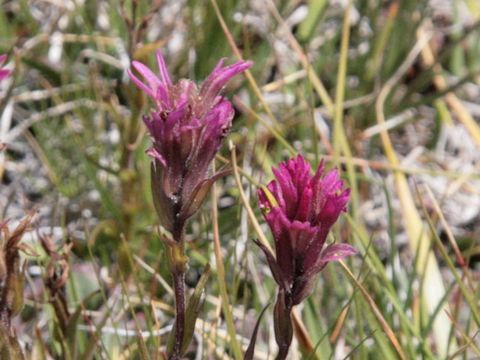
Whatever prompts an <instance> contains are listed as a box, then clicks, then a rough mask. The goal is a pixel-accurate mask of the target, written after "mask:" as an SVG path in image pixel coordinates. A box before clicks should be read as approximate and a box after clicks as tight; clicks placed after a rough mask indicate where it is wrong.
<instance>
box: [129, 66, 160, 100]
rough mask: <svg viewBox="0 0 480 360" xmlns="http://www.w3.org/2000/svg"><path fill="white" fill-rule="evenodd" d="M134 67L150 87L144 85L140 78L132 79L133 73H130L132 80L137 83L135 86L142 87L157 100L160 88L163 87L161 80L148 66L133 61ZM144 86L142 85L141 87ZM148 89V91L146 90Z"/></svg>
mask: <svg viewBox="0 0 480 360" xmlns="http://www.w3.org/2000/svg"><path fill="white" fill-rule="evenodd" d="M132 66H133V67H134V68H135V69H136V70H137V71H138V72H139V73H140V75H142V77H143V78H144V79H145V81H146V82H147V84H148V86H146V85H145V84H143V83H142V82H141V81H140V80H139V79H138V78H136V77H135V76H133V77H132V75H133V74H132V72H131V71H130V72H129V75H130V78H131V79H132V80H133V81H134V82H135V84H136V85H137V86H138V87H140V88H141V89H142V90H144V91H146V92H147V93H148V94H149V95H150V96H151V97H152V98H154V99H155V96H156V95H157V90H158V88H159V87H160V86H161V85H162V82H161V80H160V79H159V78H158V76H157V75H155V74H154V73H153V72H152V70H150V69H149V68H148V67H147V66H145V65H144V64H142V63H141V62H139V61H132ZM140 84H142V85H143V86H142V85H140ZM146 89H147V90H146Z"/></svg>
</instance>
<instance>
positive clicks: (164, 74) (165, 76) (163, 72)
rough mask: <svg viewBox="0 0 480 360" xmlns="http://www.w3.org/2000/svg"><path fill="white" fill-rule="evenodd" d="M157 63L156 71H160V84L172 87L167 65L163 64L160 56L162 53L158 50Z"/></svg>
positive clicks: (163, 61)
mask: <svg viewBox="0 0 480 360" xmlns="http://www.w3.org/2000/svg"><path fill="white" fill-rule="evenodd" d="M157 62H158V69H159V70H160V79H161V80H162V82H163V83H164V84H165V85H167V86H171V85H172V80H171V79H170V73H169V72H168V69H167V65H166V64H165V59H164V58H163V56H162V52H161V51H160V50H158V51H157Z"/></svg>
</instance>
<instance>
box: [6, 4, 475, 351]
mask: <svg viewBox="0 0 480 360" xmlns="http://www.w3.org/2000/svg"><path fill="white" fill-rule="evenodd" d="M0 24H1V26H0V53H6V54H8V59H9V60H8V64H7V68H11V69H14V72H13V75H12V76H11V77H10V78H9V79H8V80H5V81H3V82H2V83H1V84H0V111H1V118H0V141H1V142H3V143H5V144H6V146H7V147H6V150H4V151H3V152H1V153H0V176H1V180H2V186H1V188H0V211H1V212H2V219H10V221H11V223H12V224H13V223H16V222H17V221H19V220H20V219H22V218H23V217H24V216H25V214H26V213H27V212H28V210H31V209H33V210H35V211H36V212H37V216H36V221H35V222H34V224H33V226H32V229H31V231H27V232H26V233H25V234H24V236H23V241H24V243H26V244H28V246H29V247H31V249H32V251H33V253H31V252H29V255H23V261H24V262H25V264H26V265H25V276H26V281H25V290H24V307H23V310H22V312H21V313H20V314H19V315H18V316H17V317H16V318H15V319H14V323H13V327H14V329H15V332H16V334H17V337H18V339H19V342H20V344H21V346H22V348H23V349H24V352H25V355H26V357H27V358H28V359H72V360H73V359H137V358H138V359H146V358H147V359H160V358H161V352H162V346H164V345H165V342H166V337H167V335H168V333H169V332H170V330H171V324H172V315H173V297H172V294H171V288H170V286H169V284H170V282H171V279H170V278H169V275H168V269H167V266H166V263H165V257H164V256H163V252H164V247H163V245H162V243H161V241H160V240H159V235H158V229H159V225H161V224H158V223H157V219H156V216H155V212H154V210H153V205H152V200H151V195H150V175H149V170H150V159H149V158H148V157H147V156H146V154H145V150H146V148H147V147H148V146H149V143H150V140H149V139H148V136H147V135H146V130H145V127H144V125H143V123H142V121H141V116H142V114H144V113H147V112H148V111H149V109H150V108H151V107H152V104H151V103H150V101H149V100H148V99H147V98H146V97H145V96H144V94H142V93H140V92H139V91H138V90H137V89H136V88H135V87H134V86H133V85H132V83H131V82H130V81H129V80H128V77H127V76H126V69H127V68H128V67H129V65H130V62H131V60H132V59H136V60H139V61H142V62H144V63H146V64H150V65H151V67H152V68H155V62H154V59H155V57H154V54H155V51H156V50H157V49H158V48H161V49H162V52H163V54H164V55H165V57H166V59H167V64H168V67H169V69H170V71H171V73H172V74H173V77H174V78H175V79H180V78H182V77H183V78H185V77H188V78H191V79H194V80H196V81H201V80H202V79H203V78H205V76H206V75H208V73H209V72H210V71H211V69H212V68H213V67H214V65H215V64H216V62H217V61H218V59H219V58H221V57H227V58H228V59H229V60H228V61H230V62H233V61H235V60H236V59H237V58H238V57H240V56H241V57H243V58H245V59H251V60H253V61H254V66H253V67H252V69H251V72H250V74H249V75H248V76H247V77H246V78H245V77H238V78H237V79H235V80H234V81H232V82H231V83H230V84H229V86H228V88H227V89H225V94H226V96H227V97H228V98H231V99H232V102H233V103H234V105H235V108H236V117H235V119H234V126H233V129H232V133H231V135H230V137H229V140H230V141H231V142H232V143H233V144H234V145H235V152H236V156H237V165H238V172H239V175H240V177H241V184H239V183H238V181H236V180H235V177H234V176H228V177H226V178H224V179H222V180H221V181H219V182H218V183H217V185H216V191H215V192H214V194H215V196H214V199H213V200H212V201H210V202H209V203H208V204H207V205H206V206H204V207H203V209H202V211H200V212H199V213H198V215H196V217H195V219H194V221H192V222H191V223H190V227H189V229H188V239H189V240H191V241H190V242H189V245H188V249H187V252H188V253H189V255H190V263H189V267H190V268H189V271H188V274H187V280H188V285H189V286H191V288H192V289H193V287H194V286H195V284H196V283H197V281H198V280H199V278H200V275H201V274H202V273H203V271H204V269H205V267H206V266H207V264H210V265H211V266H212V274H211V276H210V279H209V281H208V283H207V286H206V290H205V297H204V301H203V303H202V306H201V310H200V319H199V321H198V322H197V328H196V335H195V337H194V341H193V343H192V345H191V351H190V353H189V356H190V357H191V358H192V359H207V358H212V359H217V358H218V359H229V358H235V359H236V360H238V355H235V354H234V352H232V347H231V341H230V338H231V337H232V336H236V338H237V339H238V341H239V342H240V344H241V345H242V346H243V347H244V349H245V347H246V346H247V344H248V342H249V339H250V336H251V334H252V331H253V327H254V325H255V322H256V319H257V317H258V315H259V313H260V311H261V309H262V308H263V307H264V306H265V305H266V304H268V303H269V302H272V301H273V297H274V295H275V284H274V282H273V280H272V279H271V275H270V272H269V269H268V267H267V266H266V263H265V261H264V257H263V255H261V254H260V252H259V251H258V249H257V248H256V246H255V245H254V244H253V242H252V241H251V240H252V239H253V238H257V237H259V236H262V234H263V231H265V235H266V236H267V237H269V236H270V234H269V232H268V231H267V228H266V227H265V225H264V223H263V220H262V219H261V215H260V212H259V210H258V207H257V199H256V189H257V186H258V185H259V184H261V183H266V182H267V181H269V180H270V179H271V177H272V174H271V167H272V166H273V165H276V164H277V163H278V162H279V161H282V160H285V159H286V158H287V157H289V156H291V155H292V154H294V153H296V152H301V153H302V154H304V155H305V156H306V157H307V158H308V159H309V160H310V162H311V163H312V165H313V166H317V165H318V163H319V162H320V160H321V159H325V161H326V164H327V166H328V167H334V166H337V167H340V168H342V170H343V172H342V173H343V176H344V178H345V180H346V182H347V183H348V184H349V186H350V187H351V188H352V201H351V206H350V208H349V212H348V214H346V215H344V216H343V217H342V219H341V221H340V223H339V224H337V225H336V227H335V230H334V232H333V236H332V238H331V239H330V240H332V241H333V239H335V241H339V242H340V241H347V242H349V243H350V244H353V245H354V246H356V247H357V248H358V249H359V250H360V254H359V255H358V256H357V257H355V258H354V259H350V260H348V262H347V263H343V264H331V265H329V266H328V267H327V268H326V270H325V271H324V272H323V273H322V276H321V277H320V279H319V283H318V286H317V288H316V291H315V292H314V294H313V295H312V296H310V297H309V299H308V301H306V302H305V304H304V306H302V307H299V308H298V309H297V310H298V311H297V313H298V319H299V321H298V324H297V325H298V328H301V327H303V330H304V331H303V332H302V331H299V332H298V334H299V335H298V336H297V337H296V340H295V343H294V347H293V348H292V350H291V352H290V355H291V358H292V359H300V358H305V359H344V358H353V359H396V358H402V359H447V358H448V359H454V358H455V359H457V358H458V359H474V358H479V357H480V348H479V347H480V342H479V341H478V339H477V337H476V335H477V333H478V328H479V325H480V316H479V314H480V310H479V303H478V298H479V296H478V292H479V282H478V279H479V276H480V272H479V271H480V266H479V263H478V260H479V259H480V256H479V255H480V246H479V242H478V239H479V235H480V124H479V120H478V119H479V118H480V103H479V99H480V86H479V84H480V77H479V72H480V5H479V3H478V2H477V1H476V0H430V1H427V0H422V1H415V0H404V1H380V0H357V1H351V2H348V1H343V0H330V1H328V0H309V1H301V0H276V1H273V0H261V1H256V0H252V1H234V0H218V1H215V0H211V1H208V0H181V1H173V0H157V1H147V0H113V1H102V0H98V1H93V0H49V1H44V0H12V1H8V0H5V1H3V2H2V4H1V11H0ZM224 165H226V166H227V167H229V168H232V162H231V153H230V151H229V149H228V146H225V147H224V149H223V151H222V155H221V156H219V157H218V159H217V161H216V166H217V168H218V167H221V166H224ZM239 185H241V188H240V187H239ZM241 190H242V191H243V192H244V193H245V196H246V199H247V202H245V201H243V200H242V199H241V197H240V195H241ZM212 205H213V206H215V207H217V208H218V219H217V218H216V216H212ZM249 206H250V207H251V208H252V209H253V210H254V212H255V214H256V216H257V218H258V221H259V222H260V224H261V228H256V227H254V226H252V224H253V223H252V218H251V217H249V214H248V207H249ZM212 219H213V220H212ZM215 225H218V226H219V233H220V242H221V245H222V253H221V256H222V258H221V259H219V258H218V257H217V258H216V257H215V255H214V251H213V242H212V239H213V230H212V229H213V226H215ZM259 233H260V234H259ZM42 243H43V246H42V245H41V244H42ZM218 260H221V261H222V262H223V264H224V266H225V271H226V275H225V276H226V278H225V279H224V278H223V277H222V276H221V274H220V276H219V274H218V272H217V271H216V269H217V268H218V266H217V261H218ZM59 279H63V280H64V281H59ZM223 283H225V284H226V286H227V290H228V299H225V298H222V296H221V293H220V284H223ZM59 299H60V300H59ZM61 299H63V300H61ZM226 300H228V302H229V304H230V305H231V307H230V308H228V307H227V308H222V301H223V302H225V301H226ZM222 309H223V310H222ZM226 309H229V310H228V311H229V312H231V314H232V315H233V318H234V321H235V331H234V332H232V329H228V330H227V326H226V323H225V318H226V316H225V310H226ZM269 312H271V309H269V310H267V313H266V316H265V317H264V319H263V320H262V323H261V327H260V331H259V334H258V339H257V348H256V355H255V358H258V359H267V358H273V356H274V354H275V352H276V350H275V341H274V339H273V329H272V326H271V324H272V318H271V315H269Z"/></svg>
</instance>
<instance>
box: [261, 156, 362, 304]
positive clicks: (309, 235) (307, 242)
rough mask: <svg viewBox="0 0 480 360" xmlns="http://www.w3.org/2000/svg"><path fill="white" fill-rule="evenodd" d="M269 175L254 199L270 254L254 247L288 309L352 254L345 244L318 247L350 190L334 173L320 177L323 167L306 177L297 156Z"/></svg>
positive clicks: (303, 164)
mask: <svg viewBox="0 0 480 360" xmlns="http://www.w3.org/2000/svg"><path fill="white" fill-rule="evenodd" d="M273 173H274V175H275V178H276V179H275V180H273V181H271V182H270V183H269V184H268V185H267V186H266V187H262V188H260V190H259V191H258V196H259V200H260V207H261V208H262V210H263V213H264V217H265V220H266V221H267V223H268V225H269V226H270V229H271V230H272V233H273V238H274V240H275V255H274V254H272V253H271V252H270V251H269V250H268V249H267V248H266V247H264V246H260V247H261V249H262V250H263V251H264V253H265V254H266V256H267V259H268V263H269V265H270V268H271V270H272V273H273V274H274V278H275V280H276V282H277V283H278V285H279V286H280V287H281V288H282V290H283V291H284V293H285V294H286V295H288V296H290V297H291V304H292V306H294V305H297V304H299V303H300V302H302V301H303V300H304V299H305V298H306V297H307V296H308V295H309V293H310V292H311V289H312V287H313V285H314V282H315V279H316V275H317V274H318V273H319V272H320V271H322V270H323V268H324V267H325V266H326V265H327V263H328V262H330V261H334V260H338V259H342V258H344V257H346V256H349V255H353V254H355V253H356V250H355V249H354V248H353V247H352V246H350V245H347V244H332V245H329V246H327V247H325V246H324V245H325V241H326V238H327V235H328V233H329V231H330V228H331V227H332V226H333V224H334V223H335V221H337V219H338V217H339V216H340V214H341V213H342V212H343V211H345V210H346V205H347V202H348V199H349V194H350V190H349V189H345V188H344V186H343V181H342V180H341V179H340V176H339V173H338V170H336V169H335V170H332V171H329V172H327V173H326V174H325V173H324V166H323V162H322V163H321V164H320V166H319V168H318V170H317V172H316V173H315V174H314V175H312V173H311V168H310V165H309V164H308V163H307V161H306V160H305V159H304V158H303V157H302V156H301V155H298V156H297V157H295V158H292V159H290V160H288V161H287V162H285V163H281V164H280V165H279V167H278V168H277V169H273Z"/></svg>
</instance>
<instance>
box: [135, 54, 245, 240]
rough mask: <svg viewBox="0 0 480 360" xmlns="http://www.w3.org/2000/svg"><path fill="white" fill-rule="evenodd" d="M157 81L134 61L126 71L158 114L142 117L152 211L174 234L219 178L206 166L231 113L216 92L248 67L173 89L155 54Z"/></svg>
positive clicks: (219, 70) (219, 71)
mask: <svg viewBox="0 0 480 360" xmlns="http://www.w3.org/2000/svg"><path fill="white" fill-rule="evenodd" d="M157 61H158V67H159V72H160V76H157V75H155V74H154V73H153V72H152V71H151V70H150V69H149V68H147V67H146V66H145V65H143V64H142V63H140V62H138V61H133V62H132V65H133V67H134V68H135V69H136V70H137V71H138V72H139V73H140V75H142V77H143V78H144V80H145V82H142V81H141V80H140V79H138V78H137V77H136V76H135V75H134V74H133V73H132V72H131V71H130V70H129V71H128V74H129V75H130V78H131V79H132V81H133V82H134V83H135V84H136V85H137V86H138V87H139V88H140V89H142V90H143V91H145V93H146V94H147V95H148V96H150V97H151V98H152V100H153V101H154V102H155V105H156V109H155V110H153V111H152V112H151V114H150V116H145V117H144V122H145V124H146V125H147V128H148V130H149V131H150V135H151V136H152V138H153V146H152V147H151V148H150V149H149V150H148V154H149V155H150V156H152V158H153V159H154V165H153V167H152V169H153V171H152V186H153V193H154V201H155V207H156V210H157V212H158V214H159V216H160V220H161V221H162V223H163V225H164V226H165V228H166V229H168V230H170V231H172V233H173V232H176V231H178V230H179V229H180V228H183V225H184V223H185V221H186V219H187V218H189V217H190V216H191V215H193V213H195V211H196V210H197V209H198V208H199V207H200V205H201V203H202V202H203V200H204V198H205V196H206V194H207V192H208V189H209V188H210V186H211V185H212V184H213V182H214V181H215V180H216V179H217V178H218V177H219V176H220V175H221V174H220V173H217V174H213V175H212V174H209V166H210V163H211V161H212V160H213V158H214V156H215V154H216V153H217V151H218V150H219V148H220V145H221V144H222V140H223V139H224V138H225V136H226V135H227V134H228V132H229V130H230V127H231V124H232V119H233V115H234V110H233V107H232V104H231V103H230V102H229V101H228V100H226V99H225V98H224V97H222V96H220V95H219V93H220V91H221V90H222V88H223V87H224V86H225V84H226V83H227V82H228V81H229V80H230V79H231V78H232V77H234V76H235V75H237V74H239V73H241V72H243V71H245V70H246V69H248V68H249V67H250V66H251V65H252V63H251V62H249V61H240V62H237V63H235V64H232V65H229V66H225V67H224V66H223V63H224V59H222V60H220V62H219V63H218V64H217V66H215V68H214V69H213V71H212V73H211V74H210V75H209V76H208V77H207V79H206V80H205V81H204V82H203V84H202V86H201V87H200V88H198V87H197V85H196V84H195V83H194V82H193V81H191V80H187V79H182V80H180V81H179V82H178V83H177V84H174V83H173V82H172V80H171V79H170V75H169V73H168V70H167V67H166V65H165V61H164V59H163V57H162V55H161V53H160V51H158V52H157Z"/></svg>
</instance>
